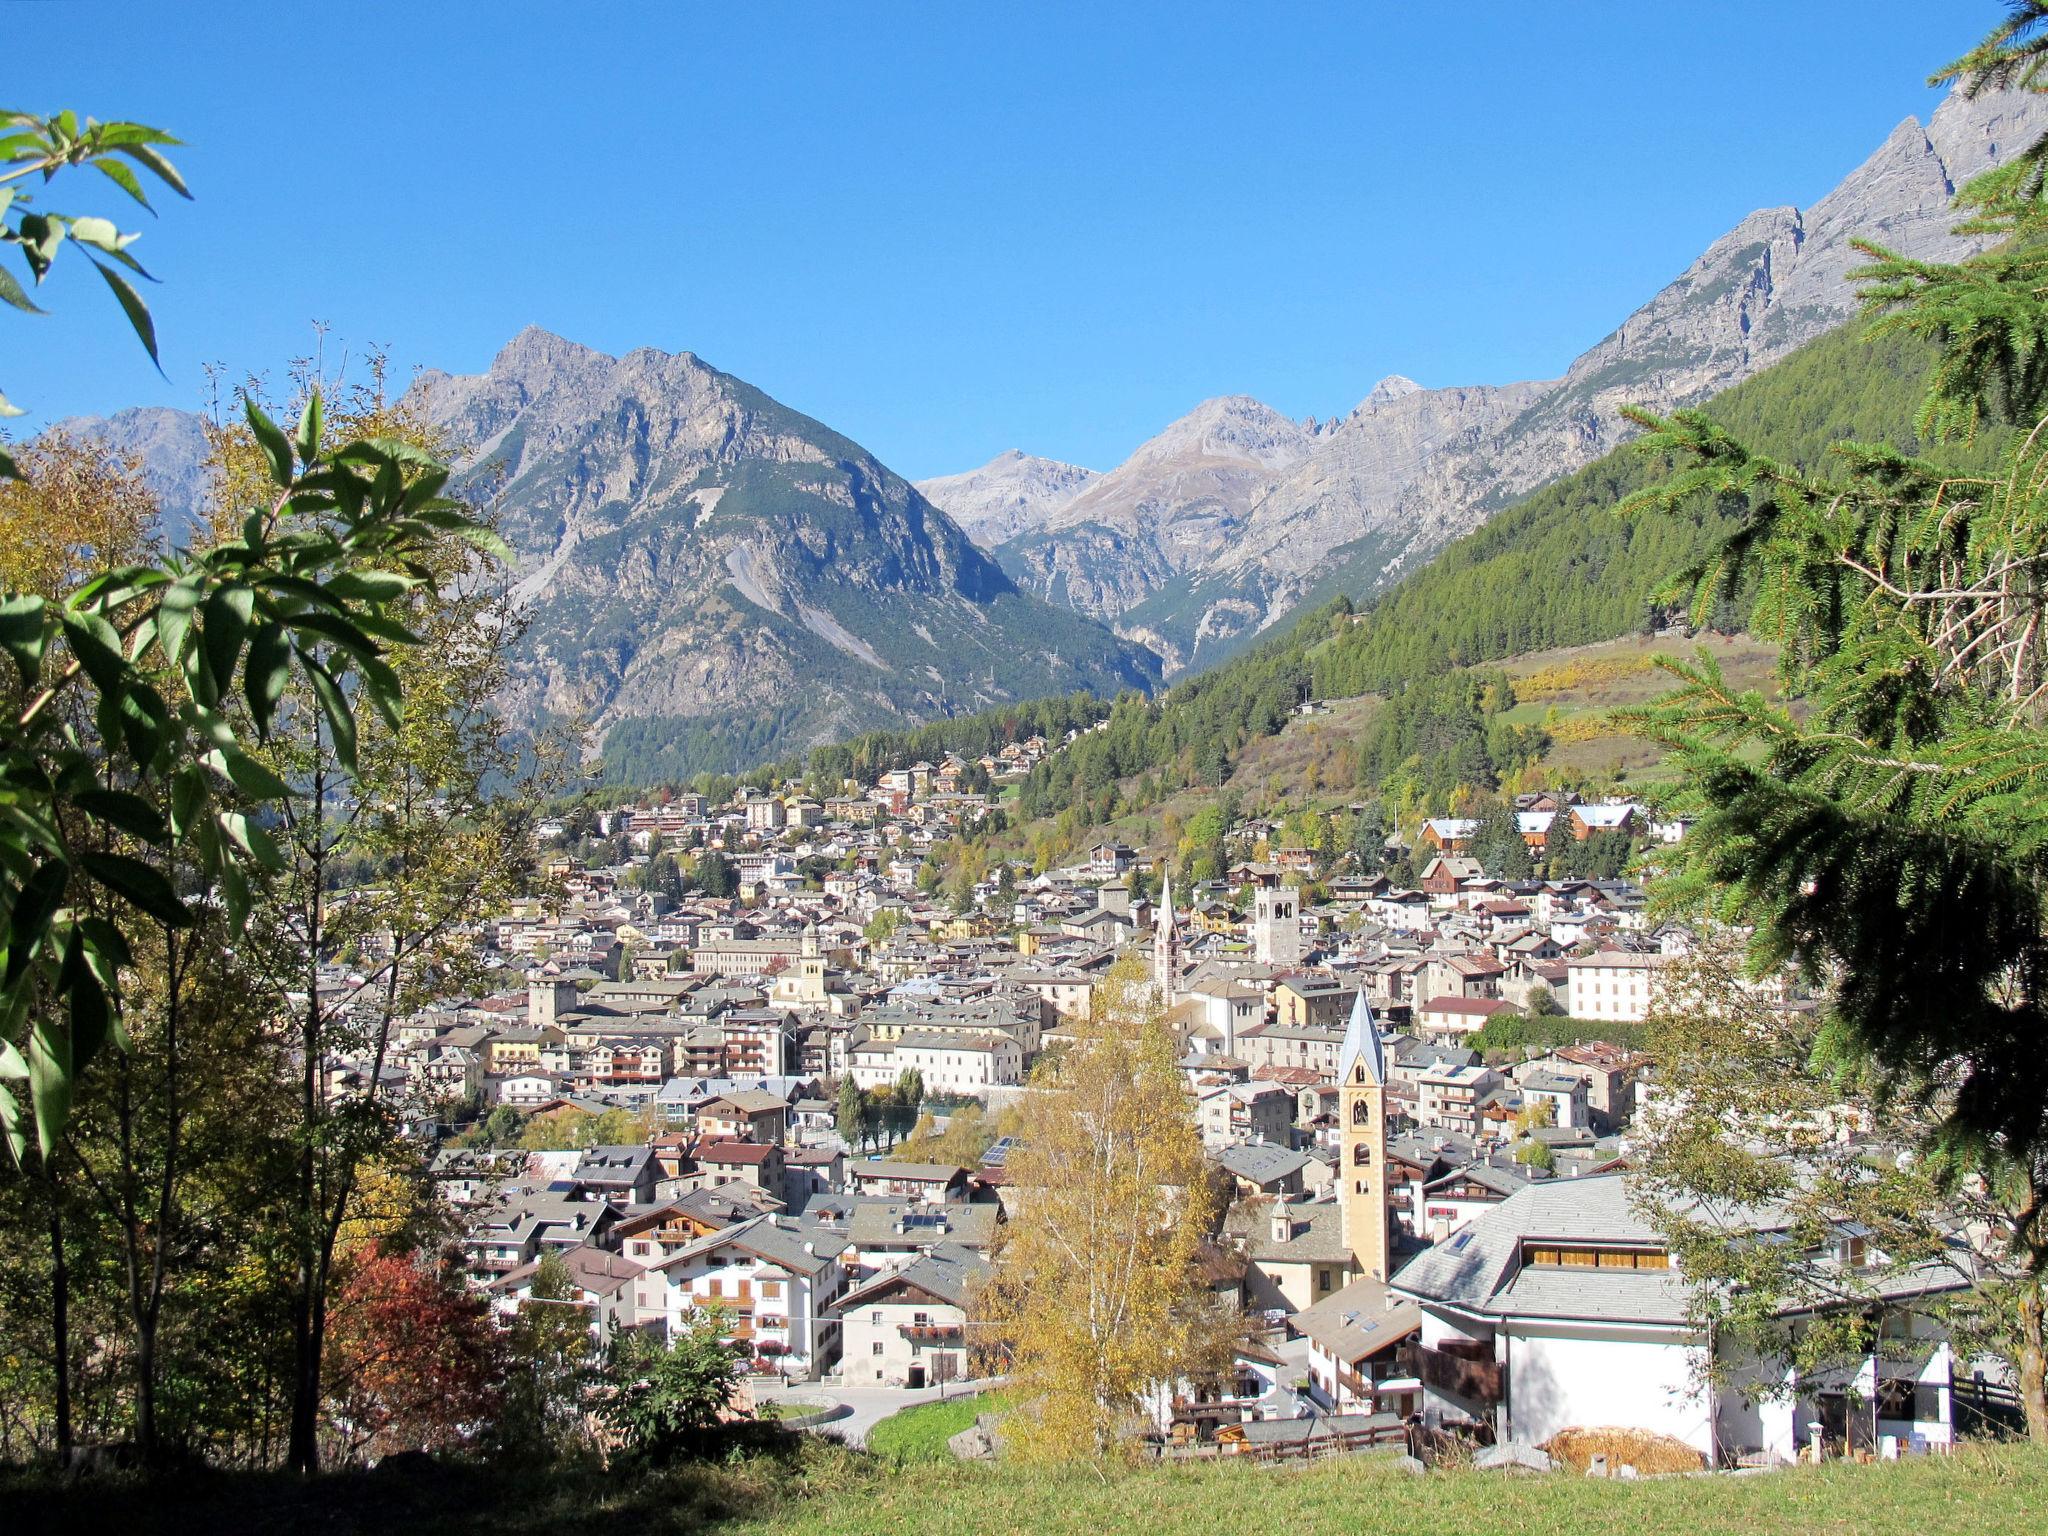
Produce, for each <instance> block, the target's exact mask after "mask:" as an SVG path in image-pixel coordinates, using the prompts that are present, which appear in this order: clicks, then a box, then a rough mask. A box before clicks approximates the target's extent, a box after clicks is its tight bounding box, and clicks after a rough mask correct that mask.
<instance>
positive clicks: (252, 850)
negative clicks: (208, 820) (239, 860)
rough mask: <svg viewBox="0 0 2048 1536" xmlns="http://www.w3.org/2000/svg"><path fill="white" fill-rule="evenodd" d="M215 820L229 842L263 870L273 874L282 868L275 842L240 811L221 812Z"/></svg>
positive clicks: (280, 857)
mask: <svg viewBox="0 0 2048 1536" xmlns="http://www.w3.org/2000/svg"><path fill="white" fill-rule="evenodd" d="M215 820H216V821H217V822H218V823H219V825H220V829H221V832H222V833H223V834H224V835H225V836H226V837H227V839H228V841H229V842H231V843H233V844H234V845H235V846H236V847H237V848H239V849H241V850H242V852H244V853H246V854H247V855H248V856H249V857H250V858H252V859H254V860H255V861H256V862H257V863H258V864H260V865H262V866H263V867H264V868H265V869H267V870H269V871H271V872H272V873H273V874H275V873H276V872H277V871H279V870H281V869H283V868H284V856H283V855H282V854H280V853H279V852H278V849H277V843H276V841H275V840H274V839H273V838H272V837H271V835H270V834H269V833H268V832H266V831H264V830H263V828H262V827H260V826H258V825H257V824H256V823H255V822H253V821H251V820H250V819H249V818H248V817H247V816H245V815H243V814H242V813H241V812H240V811H222V812H221V813H220V815H219V816H218V817H216V818H215Z"/></svg>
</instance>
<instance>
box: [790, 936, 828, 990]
mask: <svg viewBox="0 0 2048 1536" xmlns="http://www.w3.org/2000/svg"><path fill="white" fill-rule="evenodd" d="M795 990H796V994H797V1000H798V1001H799V1002H803V1003H809V1004H812V1005H814V1006H815V1005H819V1004H822V1003H824V1002H825V1001H826V999H827V997H828V995H829V994H827V992H826V991H825V954H824V951H823V950H822V949H820V948H819V946H818V925H817V924H816V923H805V924H804V937H803V946H802V953H801V954H799V955H798V956H797V984H796V988H795Z"/></svg>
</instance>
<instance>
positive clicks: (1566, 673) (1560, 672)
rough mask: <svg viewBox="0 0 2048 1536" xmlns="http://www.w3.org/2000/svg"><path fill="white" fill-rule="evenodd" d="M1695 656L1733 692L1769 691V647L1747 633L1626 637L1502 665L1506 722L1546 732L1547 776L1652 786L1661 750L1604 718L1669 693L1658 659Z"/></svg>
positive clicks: (1773, 653)
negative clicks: (1508, 687) (1506, 681)
mask: <svg viewBox="0 0 2048 1536" xmlns="http://www.w3.org/2000/svg"><path fill="white" fill-rule="evenodd" d="M1700 650H1705V651H1707V652H1708V653H1709V654H1710V655H1711V656H1713V658H1714V659H1715V660H1716V661H1717V662H1719V663H1720V666H1721V670H1722V672H1723V674H1724V675H1725V676H1726V677H1727V679H1728V681H1729V682H1730V683H1732V684H1733V685H1734V686H1735V687H1737V688H1763V689H1766V690H1768V688H1769V687H1770V685H1771V681H1772V676H1773V672H1774V669H1775V668H1776V666H1777V662H1778V651H1777V647H1776V646H1773V645H1767V644H1765V643H1764V642H1762V641H1759V640H1752V639H1750V638H1749V637H1748V636H1747V635H1736V636H1728V635H1704V636H1701V637H1699V638H1697V639H1692V640H1684V639H1677V638H1662V637H1660V638H1657V639H1645V638H1643V637H1641V636H1629V637H1628V638H1626V639H1621V640H1607V641H1602V642H1601V643H1600V644H1598V645H1574V646H1558V647H1555V648H1553V649H1551V650H1547V651H1532V652H1530V653H1529V654H1528V655H1526V656H1518V657H1516V658H1514V659H1513V660H1511V661H1507V662H1503V663H1502V664H1501V665H1502V666H1503V667H1504V668H1505V669H1506V670H1507V672H1508V675H1509V676H1511V677H1513V678H1514V679H1515V692H1516V697H1517V701H1518V702H1517V703H1516V705H1515V707H1514V708H1513V709H1512V710H1510V711H1509V712H1508V716H1507V718H1508V719H1509V720H1510V721H1512V722H1513V723H1514V724H1517V725H1536V724H1539V723H1541V724H1547V725H1548V726H1549V728H1550V732H1551V736H1552V739H1553V745H1552V746H1551V749H1550V751H1549V753H1548V754H1546V755H1545V757H1544V758H1543V760H1542V763H1541V765H1540V766H1541V768H1542V769H1543V770H1544V771H1545V772H1547V773H1549V774H1551V775H1553V776H1555V777H1558V778H1570V777H1574V776H1580V775H1584V776H1589V777H1594V778H1604V777H1612V778H1622V779H1627V780H1633V781H1636V782H1639V783H1640V782H1655V781H1656V780H1658V779H1659V778H1662V777H1664V776H1665V769H1664V749H1663V748H1662V747H1660V746H1659V745H1657V743H1655V742H1652V741H1645V740H1644V739H1643V738H1642V737H1640V736H1631V735H1629V734H1627V733H1626V732H1623V731H1620V730H1617V729H1616V728H1615V726H1614V724H1613V722H1612V720H1611V719H1610V716H1611V714H1612V712H1613V711H1615V710H1618V709H1626V708H1629V707H1630V706H1632V705H1637V704H1647V703H1649V702H1650V701H1651V700H1652V699H1655V698H1658V697H1659V696H1661V695H1662V694H1665V693H1668V692H1669V691H1670V690H1671V689H1672V687H1673V686H1674V685H1675V680H1674V679H1673V678H1672V676H1671V674H1670V673H1668V672H1666V671H1665V670H1664V669H1663V668H1662V667H1660V666H1658V665H1657V658H1658V657H1659V656H1670V657H1675V658H1678V659H1681V660H1685V659H1689V658H1691V657H1692V656H1693V655H1694V654H1695V653H1696V652H1698V651H1700Z"/></svg>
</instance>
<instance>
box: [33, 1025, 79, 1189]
mask: <svg viewBox="0 0 2048 1536" xmlns="http://www.w3.org/2000/svg"><path fill="white" fill-rule="evenodd" d="M73 1081H74V1078H73V1074H72V1063H71V1037H70V1034H69V1033H68V1032H67V1031H64V1030H60V1029H58V1028H57V1026H56V1025H55V1024H53V1023H51V1022H49V1021H48V1020H44V1021H42V1022H40V1023H38V1024H36V1025H35V1027H34V1028H32V1029H31V1030H30V1031H29V1037H28V1089H29V1097H30V1100H31V1102H32V1103H33V1104H34V1106H35V1116H36V1142H37V1145H39V1146H40V1147H41V1148H42V1153H43V1156H44V1157H46V1158H47V1157H48V1156H49V1155H50V1153H51V1151H52V1150H53V1149H54V1148H55V1147H56V1145H57V1141H58V1138H59V1137H61V1136H62V1135H63V1134H64V1122H65V1121H66V1120H68V1119H70V1118H71V1088H72V1083H73Z"/></svg>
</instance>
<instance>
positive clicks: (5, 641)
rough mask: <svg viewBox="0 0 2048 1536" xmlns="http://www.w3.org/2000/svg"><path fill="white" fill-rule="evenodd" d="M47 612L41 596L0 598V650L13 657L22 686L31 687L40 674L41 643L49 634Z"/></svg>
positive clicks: (41, 669)
mask: <svg viewBox="0 0 2048 1536" xmlns="http://www.w3.org/2000/svg"><path fill="white" fill-rule="evenodd" d="M46 612H47V605H46V604H45V603H44V602H43V600H42V599H41V598H40V597H32V596H25V595H24V596H19V597H6V598H0V650H5V651H6V652H7V654H8V655H9V656H11V657H13V658H14V669H15V671H17V672H19V673H20V674H21V686H22V687H24V688H33V687H34V686H35V682H36V679H37V678H38V677H40V676H42V672H43V646H44V644H45V642H46V640H47V638H48V630H47V629H46V628H45V627H44V615H45V613H46Z"/></svg>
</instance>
